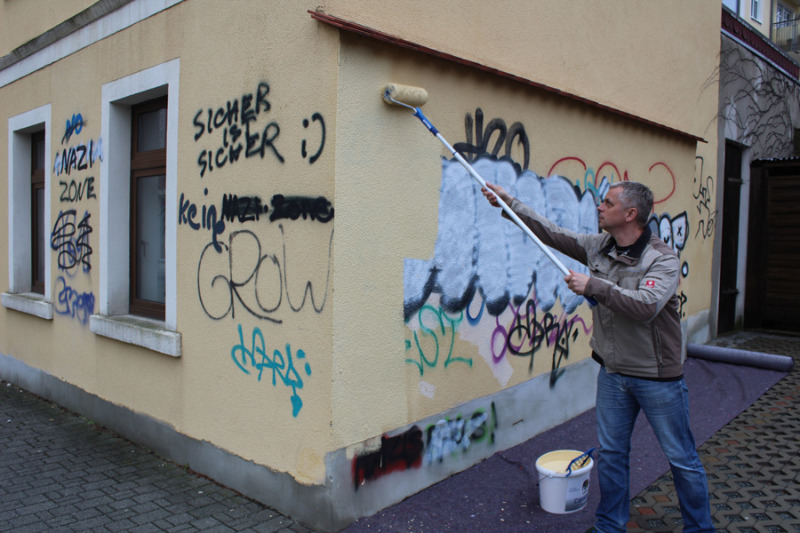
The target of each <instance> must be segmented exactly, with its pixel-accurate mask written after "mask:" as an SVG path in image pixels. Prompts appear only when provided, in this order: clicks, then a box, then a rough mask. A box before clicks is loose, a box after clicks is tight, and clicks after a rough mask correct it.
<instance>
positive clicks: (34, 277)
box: [31, 131, 47, 295]
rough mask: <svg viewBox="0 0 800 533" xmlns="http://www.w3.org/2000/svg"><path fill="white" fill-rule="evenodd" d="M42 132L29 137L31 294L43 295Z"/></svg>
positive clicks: (44, 248) (44, 231)
mask: <svg viewBox="0 0 800 533" xmlns="http://www.w3.org/2000/svg"><path fill="white" fill-rule="evenodd" d="M46 232H47V230H46V228H45V225H44V132H43V131H41V132H39V133H35V134H33V135H31V255H32V256H33V260H32V261H31V292H36V293H39V294H42V295H43V294H44V272H45V270H44V257H45V254H46V247H45V234H46Z"/></svg>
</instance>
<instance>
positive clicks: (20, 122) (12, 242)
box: [0, 104, 53, 320]
mask: <svg viewBox="0 0 800 533" xmlns="http://www.w3.org/2000/svg"><path fill="white" fill-rule="evenodd" d="M42 129H43V130H44V132H45V135H44V143H45V149H44V228H45V232H46V233H47V234H49V232H50V179H51V172H52V169H51V168H50V150H51V147H50V138H51V137H52V130H51V105H50V104H47V105H43V106H41V107H37V108H36V109H32V110H30V111H27V112H25V113H22V114H20V115H16V116H14V117H11V118H9V119H8V292H5V293H3V294H2V297H0V302H2V305H3V306H4V307H7V308H9V309H15V310H17V311H20V312H23V313H28V314H30V315H33V316H37V317H40V318H44V319H47V320H52V319H53V304H52V301H51V295H52V294H51V291H52V282H51V271H50V269H51V254H50V253H48V251H49V248H50V247H49V246H46V247H45V254H44V294H37V293H34V292H32V291H31V286H32V282H33V279H32V278H33V276H32V272H31V268H32V265H31V261H32V260H33V249H32V243H31V235H32V231H33V228H32V226H31V134H32V133H36V132H38V131H41V130H42Z"/></svg>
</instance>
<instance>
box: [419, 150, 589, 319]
mask: <svg viewBox="0 0 800 533" xmlns="http://www.w3.org/2000/svg"><path fill="white" fill-rule="evenodd" d="M473 166H474V167H475V169H476V170H477V171H478V173H480V174H481V176H483V177H484V179H486V180H487V181H489V182H492V183H498V184H500V185H502V186H503V187H504V188H505V189H506V190H508V191H509V192H510V193H511V194H512V195H513V196H514V197H516V198H517V199H519V200H520V201H522V202H524V203H526V204H528V205H530V206H531V207H533V208H534V209H535V210H536V211H537V212H539V213H542V214H544V215H545V216H546V217H547V218H549V219H550V220H552V221H553V222H555V223H556V224H558V225H560V226H562V227H565V228H567V229H570V230H572V231H575V232H578V233H596V232H597V231H598V224H597V210H596V207H595V202H594V197H593V195H592V193H590V192H586V193H583V194H582V193H581V192H580V191H579V190H578V189H577V188H576V187H575V186H574V185H573V184H572V183H570V182H569V181H568V180H567V179H565V178H563V177H560V176H552V177H550V178H541V177H539V176H537V175H536V174H535V173H533V172H531V171H525V172H523V173H522V174H518V171H517V170H516V168H515V167H514V165H513V164H511V163H510V162H508V161H494V160H490V159H482V160H479V161H477V162H476V163H475V164H474V165H473ZM556 256H558V258H559V259H560V260H561V261H562V262H563V263H564V265H565V266H566V267H567V268H570V269H573V270H575V271H576V272H583V273H588V269H587V268H586V267H585V266H583V265H581V264H580V263H578V262H577V261H575V260H573V259H569V258H567V257H566V256H564V255H563V254H561V253H559V252H556ZM533 286H535V294H536V298H537V300H538V302H539V307H540V309H542V310H549V309H550V308H552V307H553V305H555V303H556V300H558V299H560V300H561V304H562V306H563V308H564V310H565V311H566V312H568V313H570V312H572V311H574V310H575V309H576V308H577V306H578V305H579V304H580V303H581V302H582V301H583V297H581V296H577V295H575V294H574V293H573V292H572V291H570V290H569V288H568V287H567V286H566V284H565V283H563V275H562V274H561V272H560V271H559V270H558V269H557V268H556V267H555V266H553V264H552V263H551V262H550V261H549V260H548V259H547V257H546V256H545V255H544V253H542V252H541V250H539V248H538V247H537V246H536V245H535V244H534V243H533V242H532V241H530V239H529V238H528V237H527V236H526V235H525V234H524V233H523V232H522V231H521V230H520V229H519V228H517V227H516V226H515V225H514V223H513V222H510V221H509V220H506V219H505V218H503V217H501V212H500V211H499V210H498V209H496V208H493V207H492V206H490V205H489V203H488V202H487V201H486V199H485V198H484V197H483V195H482V194H481V192H480V188H479V186H478V185H477V183H475V181H474V180H473V179H472V177H470V175H469V174H468V173H467V171H466V170H465V169H464V167H463V166H461V164H460V163H458V162H457V161H448V160H444V159H443V161H442V184H441V190H440V200H439V228H438V235H437V239H436V245H435V249H434V254H433V258H432V259H428V260H422V259H406V260H405V270H404V307H405V315H406V318H408V317H409V316H410V315H411V314H412V313H414V312H415V311H416V310H417V309H419V308H420V306H422V305H423V304H424V303H425V301H426V300H427V299H428V297H429V296H430V295H431V293H438V294H439V295H440V299H441V305H442V307H443V308H445V309H447V310H450V311H458V310H463V309H464V308H466V306H467V305H468V304H469V302H470V301H471V300H472V297H473V296H474V295H475V293H476V291H477V292H480V294H481V296H482V300H483V301H484V302H485V305H486V310H487V311H488V312H489V314H492V315H498V314H500V313H502V312H503V311H504V310H505V309H506V308H507V306H508V303H509V302H517V303H518V302H521V301H524V300H525V299H526V298H527V297H528V295H529V294H530V292H531V288H532V287H533Z"/></svg>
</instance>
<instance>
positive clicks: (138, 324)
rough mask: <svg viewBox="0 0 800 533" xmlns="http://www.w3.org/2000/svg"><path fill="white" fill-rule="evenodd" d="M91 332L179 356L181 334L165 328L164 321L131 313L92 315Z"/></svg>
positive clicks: (90, 321) (90, 320)
mask: <svg viewBox="0 0 800 533" xmlns="http://www.w3.org/2000/svg"><path fill="white" fill-rule="evenodd" d="M89 328H90V329H91V331H92V333H95V334H96V335H101V336H103V337H108V338H110V339H114V340H117V341H120V342H125V343H128V344H134V345H136V346H141V347H143V348H147V349H149V350H153V351H154V352H159V353H163V354H166V355H170V356H172V357H180V356H181V334H180V333H178V332H176V331H169V330H167V329H165V327H164V322H161V321H159V320H153V319H150V318H144V317H140V316H133V315H120V316H104V315H92V316H91V318H90V319H89Z"/></svg>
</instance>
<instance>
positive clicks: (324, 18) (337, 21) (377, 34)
mask: <svg viewBox="0 0 800 533" xmlns="http://www.w3.org/2000/svg"><path fill="white" fill-rule="evenodd" d="M308 13H309V14H310V15H311V18H313V19H315V20H318V21H319V22H323V23H325V24H329V25H331V26H333V27H335V28H338V29H340V30H344V31H347V32H350V33H355V34H357V35H361V36H364V37H368V38H370V39H376V40H378V41H383V42H385V43H389V44H392V45H395V46H399V47H401V48H406V49H408V50H414V51H416V52H420V53H423V54H427V55H429V56H433V57H436V58H439V59H443V60H445V61H450V62H452V63H458V64H460V65H464V66H467V67H470V68H474V69H478V70H481V71H483V72H488V73H489V74H494V75H496V76H499V77H501V78H506V79H508V80H512V81H515V82H518V83H521V84H523V85H528V86H530V87H534V88H537V89H541V90H543V91H546V92H548V93H551V94H556V95H558V96H562V97H564V98H568V99H570V100H574V101H576V102H580V103H582V104H586V105H588V106H591V107H594V108H596V109H600V110H602V111H606V112H608V113H612V114H614V115H618V116H621V117H623V118H626V119H629V120H632V121H635V122H639V123H641V124H645V125H647V126H651V127H655V128H658V129H660V130H663V131H666V132H669V133H672V134H674V135H678V136H680V137H685V138H688V139H691V140H694V141H696V142H702V143H707V142H708V141H707V140H705V139H704V138H702V137H698V136H697V135H694V134H692V133H689V132H686V131H682V130H679V129H677V128H673V127H671V126H667V125H666V124H661V123H659V122H655V121H653V120H650V119H647V118H644V117H641V116H638V115H634V114H632V113H629V112H627V111H622V110H621V109H616V108H614V107H611V106H608V105H605V104H601V103H600V102H597V101H595V100H590V99H588V98H584V97H583V96H578V95H577V94H573V93H569V92H566V91H562V90H561V89H556V88H555V87H551V86H549V85H545V84H543V83H540V82H537V81H534V80H531V79H528V78H523V77H521V76H518V75H516V74H512V73H510V72H506V71H503V70H500V69H497V68H494V67H490V66H488V65H483V64H481V63H477V62H475V61H472V60H469V59H466V58H463V57H458V56H455V55H453V54H450V53H447V52H442V51H440V50H435V49H433V48H429V47H427V46H425V45H422V44H419V43H415V42H413V41H409V40H407V39H403V38H402V37H398V36H396V35H391V34H388V33H385V32H382V31H380V30H377V29H375V28H370V27H369V26H364V25H363V24H359V23H357V22H352V21H349V20H345V19H343V18H340V17H337V16H334V15H329V14H327V13H325V12H323V11H321V10H317V11H311V10H309V11H308Z"/></svg>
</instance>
